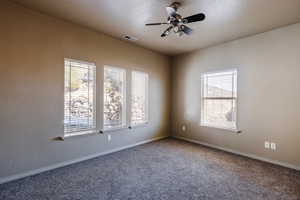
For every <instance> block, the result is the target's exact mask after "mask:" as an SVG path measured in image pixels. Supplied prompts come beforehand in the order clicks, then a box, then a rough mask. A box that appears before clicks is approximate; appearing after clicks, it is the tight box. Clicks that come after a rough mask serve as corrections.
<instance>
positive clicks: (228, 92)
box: [201, 70, 237, 130]
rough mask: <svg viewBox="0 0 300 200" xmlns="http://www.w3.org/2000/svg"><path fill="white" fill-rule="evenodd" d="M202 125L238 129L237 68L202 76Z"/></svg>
mask: <svg viewBox="0 0 300 200" xmlns="http://www.w3.org/2000/svg"><path fill="white" fill-rule="evenodd" d="M201 85H202V92H201V93H202V98H201V99H202V102H201V105H202V109H201V125H202V126H210V127H216V128H224V129H233V130H235V129H237V125H236V113H237V106H236V104H237V70H229V71H223V72H216V73H204V74H202V76H201Z"/></svg>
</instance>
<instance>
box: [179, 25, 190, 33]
mask: <svg viewBox="0 0 300 200" xmlns="http://www.w3.org/2000/svg"><path fill="white" fill-rule="evenodd" d="M180 29H181V30H182V31H183V32H184V33H185V34H187V35H191V34H192V32H193V29H191V28H190V27H188V26H186V25H181V27H180Z"/></svg>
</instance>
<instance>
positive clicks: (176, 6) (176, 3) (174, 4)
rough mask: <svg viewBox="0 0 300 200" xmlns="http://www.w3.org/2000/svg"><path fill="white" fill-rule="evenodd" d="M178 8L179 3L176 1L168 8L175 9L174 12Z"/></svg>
mask: <svg viewBox="0 0 300 200" xmlns="http://www.w3.org/2000/svg"><path fill="white" fill-rule="evenodd" d="M180 6H181V3H180V2H177V1H175V2H173V3H171V5H170V7H172V8H175V9H176V10H177V9H178V8H179V7H180Z"/></svg>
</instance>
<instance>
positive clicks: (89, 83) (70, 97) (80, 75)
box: [64, 59, 96, 135]
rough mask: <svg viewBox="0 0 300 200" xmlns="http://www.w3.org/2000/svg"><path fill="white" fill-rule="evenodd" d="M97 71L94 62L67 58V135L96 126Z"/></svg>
mask: <svg viewBox="0 0 300 200" xmlns="http://www.w3.org/2000/svg"><path fill="white" fill-rule="evenodd" d="M95 72H96V66H95V65H94V64H93V63H87V62H82V61H75V60H70V59H65V86H64V133H65V135H74V134H75V135H76V132H77V133H78V132H82V131H88V130H91V129H95V128H96V115H95V108H96V105H95V95H94V94H95V81H96V80H95Z"/></svg>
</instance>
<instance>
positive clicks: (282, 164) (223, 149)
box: [172, 136, 300, 171]
mask: <svg viewBox="0 0 300 200" xmlns="http://www.w3.org/2000/svg"><path fill="white" fill-rule="evenodd" d="M172 137H173V138H177V139H180V140H185V141H187V142H192V143H196V144H200V145H203V146H207V147H211V148H214V149H218V150H222V151H226V152H230V153H233V154H237V155H241V156H245V157H248V158H252V159H255V160H260V161H263V162H268V163H272V164H275V165H280V166H282V167H287V168H290V169H295V170H298V171H300V167H299V166H296V165H292V164H289V163H284V162H281V161H277V160H271V159H268V158H264V157H260V156H257V155H254V154H248V153H242V152H239V151H235V150H233V149H229V148H225V147H220V146H217V145H213V144H209V143H205V142H200V141H198V140H194V139H189V138H186V137H181V136H172Z"/></svg>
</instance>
